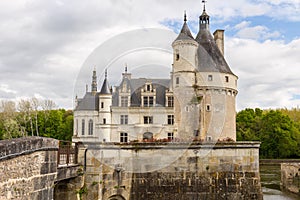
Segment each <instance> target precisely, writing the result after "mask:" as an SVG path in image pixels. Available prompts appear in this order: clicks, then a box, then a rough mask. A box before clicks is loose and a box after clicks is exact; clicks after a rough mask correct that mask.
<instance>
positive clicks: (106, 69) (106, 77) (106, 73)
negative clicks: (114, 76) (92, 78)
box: [105, 69, 107, 79]
mask: <svg viewBox="0 0 300 200" xmlns="http://www.w3.org/2000/svg"><path fill="white" fill-rule="evenodd" d="M105 79H107V69H105Z"/></svg>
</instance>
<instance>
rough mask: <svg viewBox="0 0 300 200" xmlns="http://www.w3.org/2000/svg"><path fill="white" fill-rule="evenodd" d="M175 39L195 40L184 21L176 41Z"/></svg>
mask: <svg viewBox="0 0 300 200" xmlns="http://www.w3.org/2000/svg"><path fill="white" fill-rule="evenodd" d="M177 40H193V41H195V39H194V37H193V35H192V33H191V31H190V29H189V27H188V25H187V23H186V22H184V24H183V26H182V29H181V31H180V33H179V35H178V37H177V38H176V40H175V41H177Z"/></svg>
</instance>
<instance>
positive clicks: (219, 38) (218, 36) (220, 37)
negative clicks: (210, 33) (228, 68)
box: [214, 29, 224, 56]
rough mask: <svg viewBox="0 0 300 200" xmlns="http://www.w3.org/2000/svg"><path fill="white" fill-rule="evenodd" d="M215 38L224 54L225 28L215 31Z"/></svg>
mask: <svg viewBox="0 0 300 200" xmlns="http://www.w3.org/2000/svg"><path fill="white" fill-rule="evenodd" d="M214 39H215V42H216V44H217V46H218V48H219V49H220V51H221V53H222V55H223V56H224V30H219V29H218V30H216V31H215V32H214Z"/></svg>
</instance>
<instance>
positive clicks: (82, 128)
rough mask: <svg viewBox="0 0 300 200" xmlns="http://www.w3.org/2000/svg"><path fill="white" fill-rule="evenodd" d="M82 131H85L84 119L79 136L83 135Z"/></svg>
mask: <svg viewBox="0 0 300 200" xmlns="http://www.w3.org/2000/svg"><path fill="white" fill-rule="evenodd" d="M84 129H85V121H84V119H83V120H82V121H81V135H84Z"/></svg>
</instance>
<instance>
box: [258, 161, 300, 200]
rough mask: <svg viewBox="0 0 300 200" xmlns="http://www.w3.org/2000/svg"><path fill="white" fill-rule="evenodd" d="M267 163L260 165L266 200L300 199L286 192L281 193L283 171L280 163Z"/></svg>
mask: <svg viewBox="0 0 300 200" xmlns="http://www.w3.org/2000/svg"><path fill="white" fill-rule="evenodd" d="M271 163H272V162H269V161H267V162H266V163H263V164H261V163H260V177H261V186H262V191H263V197H264V200H297V199H299V198H300V197H299V196H297V195H295V194H292V193H289V192H286V191H281V187H280V180H281V171H280V163H278V162H273V165H271Z"/></svg>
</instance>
